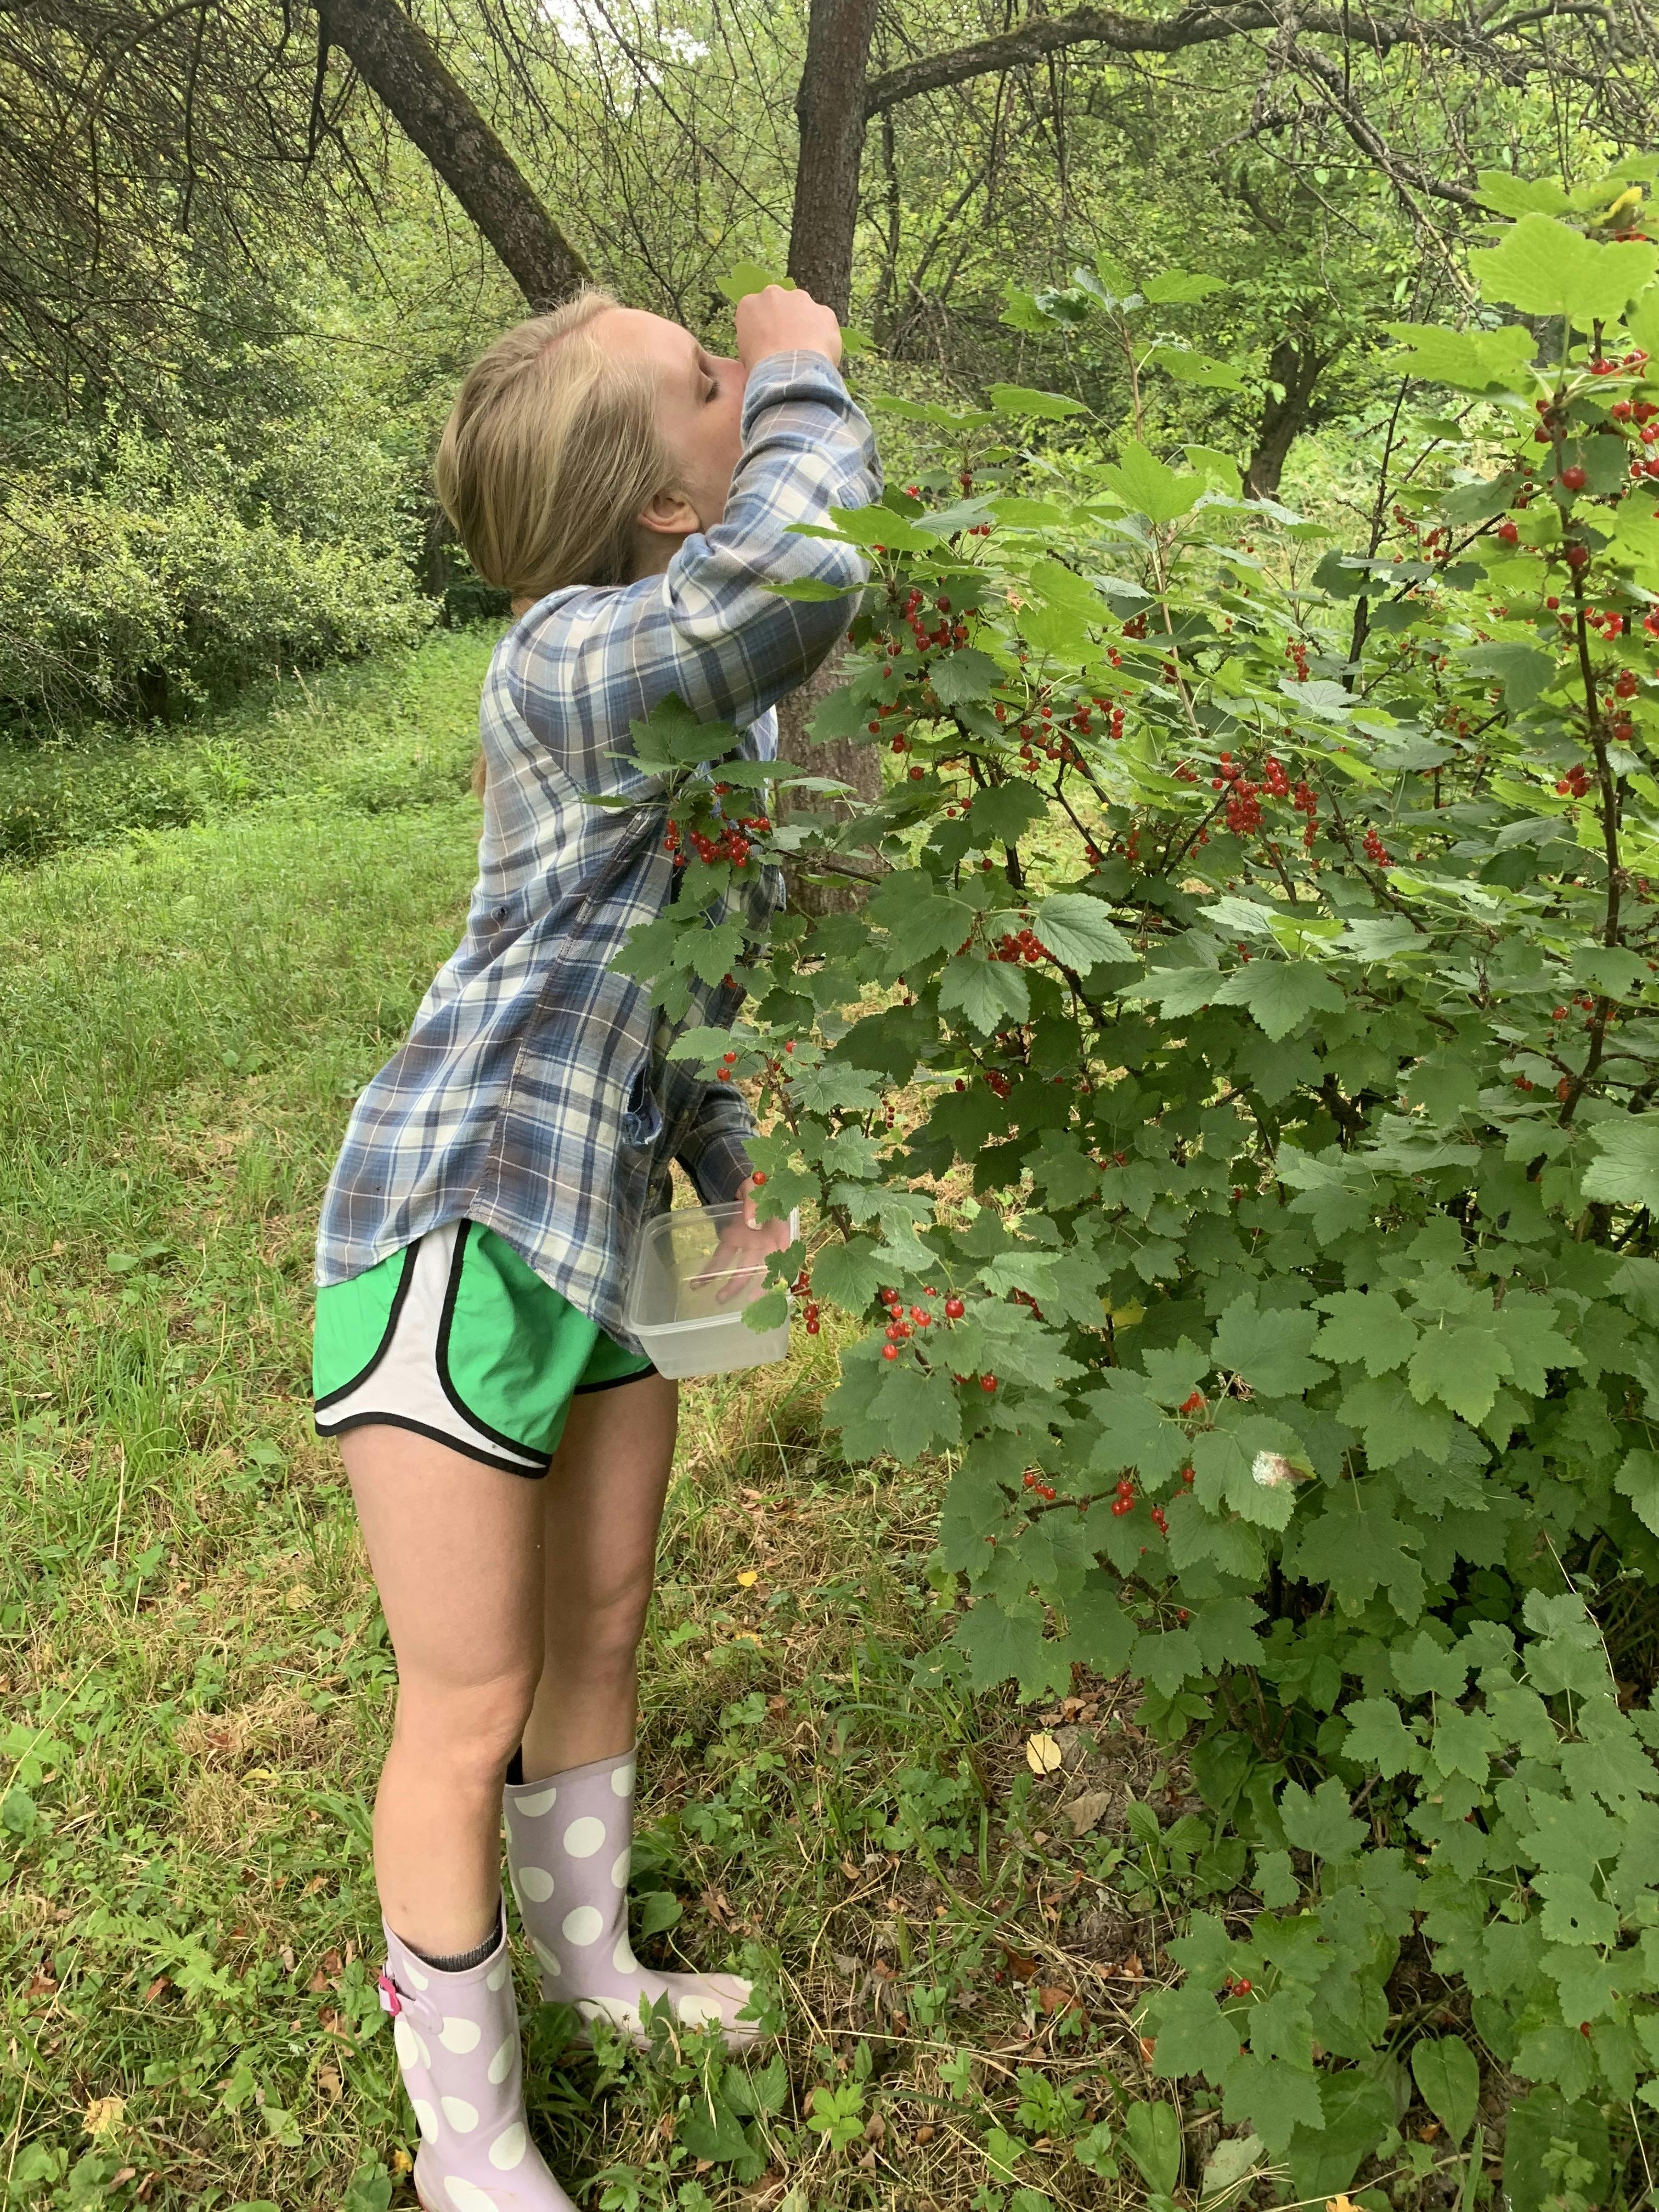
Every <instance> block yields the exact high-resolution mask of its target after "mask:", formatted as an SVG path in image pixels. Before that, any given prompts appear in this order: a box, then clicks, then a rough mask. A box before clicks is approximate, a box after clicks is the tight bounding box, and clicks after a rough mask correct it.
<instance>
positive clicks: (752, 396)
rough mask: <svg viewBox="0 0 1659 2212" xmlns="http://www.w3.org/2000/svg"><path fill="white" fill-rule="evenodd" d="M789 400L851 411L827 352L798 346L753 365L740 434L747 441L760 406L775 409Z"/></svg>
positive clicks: (847, 396) (746, 388) (844, 391)
mask: <svg viewBox="0 0 1659 2212" xmlns="http://www.w3.org/2000/svg"><path fill="white" fill-rule="evenodd" d="M791 399H797V400H798V399H809V400H810V399H815V400H817V402H818V403H819V404H820V405H827V406H830V407H835V408H838V409H841V410H843V411H850V410H852V406H853V398H852V394H851V393H850V392H848V389H847V386H845V385H844V384H843V383H842V380H841V372H840V370H839V369H838V368H836V366H835V363H834V362H832V361H831V360H830V358H829V355H828V354H827V353H814V352H812V351H811V350H810V349H808V348H806V347H804V346H803V347H797V348H795V349H793V350H792V351H790V352H787V353H769V354H766V355H764V356H763V357H762V358H761V359H760V360H759V361H757V362H756V363H755V366H754V367H753V368H751V369H750V372H749V380H748V382H747V383H746V384H745V385H744V391H743V435H744V438H745V439H746V438H747V437H748V435H749V433H750V429H751V428H753V425H754V419H755V416H757V414H758V413H759V412H760V410H761V409H762V408H763V407H776V406H778V405H779V404H781V402H783V401H785V400H791Z"/></svg>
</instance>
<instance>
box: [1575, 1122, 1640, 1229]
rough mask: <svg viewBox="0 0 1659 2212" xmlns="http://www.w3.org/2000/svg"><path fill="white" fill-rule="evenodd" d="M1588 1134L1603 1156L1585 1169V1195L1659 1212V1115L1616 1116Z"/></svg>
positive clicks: (1582, 1184)
mask: <svg viewBox="0 0 1659 2212" xmlns="http://www.w3.org/2000/svg"><path fill="white" fill-rule="evenodd" d="M1589 1140H1590V1142H1591V1144H1593V1145H1594V1146H1595V1148H1596V1151H1597V1152H1599V1154H1600V1155H1601V1157H1600V1158H1598V1159H1595V1160H1592V1161H1591V1162H1590V1164H1589V1167H1587V1168H1586V1169H1585V1170H1584V1175H1583V1181H1582V1182H1580V1184H1579V1186H1578V1188H1579V1189H1580V1191H1581V1192H1582V1193H1583V1196H1584V1197H1586V1198H1592V1199H1600V1200H1602V1201H1604V1202H1605V1203H1606V1204H1607V1205H1610V1206H1646V1207H1648V1208H1649V1210H1650V1212H1659V1114H1619V1115H1613V1116H1611V1117H1610V1118H1609V1119H1608V1120H1607V1121H1594V1122H1592V1123H1591V1125H1590V1127H1589Z"/></svg>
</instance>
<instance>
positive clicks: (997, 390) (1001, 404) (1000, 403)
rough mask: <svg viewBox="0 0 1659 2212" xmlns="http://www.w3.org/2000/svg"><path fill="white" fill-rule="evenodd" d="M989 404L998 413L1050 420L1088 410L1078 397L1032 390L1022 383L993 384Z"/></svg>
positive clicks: (1057, 419)
mask: <svg viewBox="0 0 1659 2212" xmlns="http://www.w3.org/2000/svg"><path fill="white" fill-rule="evenodd" d="M991 404H992V406H993V407H994V408H995V409H996V410H997V413H998V414H999V415H1027V416H1030V415H1035V416H1042V417H1044V418H1045V419H1047V420H1048V421H1052V422H1058V421H1059V420H1060V417H1061V416H1066V415H1086V414H1087V413H1088V411H1089V410H1088V409H1087V408H1086V407H1085V405H1084V404H1083V402H1082V401H1081V400H1080V399H1072V398H1067V397H1066V393H1065V392H1033V391H1031V390H1030V388H1029V386H1025V385H1024V384H994V385H993V386H991Z"/></svg>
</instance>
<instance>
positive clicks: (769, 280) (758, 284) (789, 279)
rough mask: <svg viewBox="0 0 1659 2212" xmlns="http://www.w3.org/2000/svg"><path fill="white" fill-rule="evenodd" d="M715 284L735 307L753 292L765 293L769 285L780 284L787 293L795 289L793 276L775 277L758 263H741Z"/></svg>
mask: <svg viewBox="0 0 1659 2212" xmlns="http://www.w3.org/2000/svg"><path fill="white" fill-rule="evenodd" d="M714 282H715V283H716V285H717V286H718V287H719V288H720V290H721V291H722V292H723V293H724V294H725V295H726V298H727V299H728V300H729V301H731V302H732V306H733V307H736V306H737V304H738V301H739V300H746V299H747V298H748V297H749V295H750V293H751V292H763V291H765V289H766V288H767V286H768V285H769V284H780V285H781V286H782V288H783V289H784V290H785V291H786V292H793V290H794V289H795V280H794V278H793V276H775V275H774V274H773V272H772V271H771V270H769V269H766V268H763V266H762V265H761V264H760V263H759V262H758V261H739V262H738V265H737V267H736V268H735V269H728V270H727V271H726V274H725V276H717V277H716V278H715V279H714Z"/></svg>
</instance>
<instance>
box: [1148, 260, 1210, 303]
mask: <svg viewBox="0 0 1659 2212" xmlns="http://www.w3.org/2000/svg"><path fill="white" fill-rule="evenodd" d="M1226 289H1227V285H1226V283H1225V280H1224V279H1223V278H1222V277H1219V276H1200V275H1198V274H1197V273H1196V272H1195V271H1194V270H1188V269H1166V270H1164V273H1163V275H1162V276H1154V277H1152V279H1151V280H1150V281H1149V282H1148V283H1146V284H1144V285H1143V286H1142V287H1141V297H1142V299H1144V300H1146V301H1147V302H1148V303H1149V304H1150V305H1151V306H1152V307H1193V306H1195V305H1196V303H1197V302H1198V301H1200V300H1207V299H1208V298H1209V297H1210V295H1211V294H1212V292H1225V290H1226Z"/></svg>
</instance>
